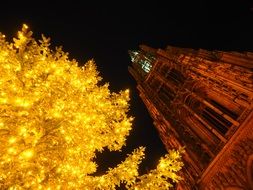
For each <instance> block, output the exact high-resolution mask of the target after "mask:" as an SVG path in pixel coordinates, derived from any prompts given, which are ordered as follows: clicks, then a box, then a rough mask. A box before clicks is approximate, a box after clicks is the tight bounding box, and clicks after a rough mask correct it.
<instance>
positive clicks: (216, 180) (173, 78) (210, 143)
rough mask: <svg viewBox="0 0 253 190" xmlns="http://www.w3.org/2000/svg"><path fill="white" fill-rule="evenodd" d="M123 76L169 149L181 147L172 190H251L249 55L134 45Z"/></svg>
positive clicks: (252, 79)
mask: <svg viewBox="0 0 253 190" xmlns="http://www.w3.org/2000/svg"><path fill="white" fill-rule="evenodd" d="M138 52H139V57H145V56H146V55H151V56H152V57H153V58H155V59H153V61H152V62H151V65H152V67H151V70H150V71H149V73H143V71H142V70H143V69H142V68H141V66H140V65H138V61H134V62H133V63H132V66H131V67H129V72H130V73H131V74H132V76H133V77H134V78H135V79H136V81H137V89H138V90H139V93H140V97H141V98H142V100H143V102H144V103H145V105H146V107H147V109H148V111H149V113H150V115H151V117H152V118H153V120H154V125H155V126H156V128H157V129H158V132H159V134H160V137H161V139H162V141H163V143H164V145H165V146H166V148H167V149H168V150H169V149H171V148H179V147H182V146H185V147H186V154H185V155H184V160H185V167H184V170H183V172H182V176H184V179H185V180H184V181H183V182H181V183H180V184H179V185H178V186H177V188H178V189H183V190H186V189H189V190H192V189H205V190H213V189H231V188H234V189H236V188H237V189H250V188H252V189H253V182H252V175H253V174H252V163H253V161H252V160H253V159H252V157H253V143H252V142H253V130H252V127H253V111H252V105H253V72H252V69H253V53H250V52H243V53H239V52H222V51H206V50H203V49H200V50H194V49H187V48H177V47H172V46H168V47H167V48H166V49H165V50H163V49H154V48H151V47H148V46H145V45H141V46H140V50H138Z"/></svg>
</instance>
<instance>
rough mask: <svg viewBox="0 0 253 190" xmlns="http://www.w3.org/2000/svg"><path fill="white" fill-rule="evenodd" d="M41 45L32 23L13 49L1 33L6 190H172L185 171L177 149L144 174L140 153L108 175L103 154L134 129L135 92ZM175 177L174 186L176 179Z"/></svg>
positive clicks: (0, 155)
mask: <svg viewBox="0 0 253 190" xmlns="http://www.w3.org/2000/svg"><path fill="white" fill-rule="evenodd" d="M49 45H50V43H49V39H48V38H45V37H44V36H43V35H42V40H40V41H39V43H38V42H36V41H35V40H34V39H33V38H32V32H31V31H29V29H28V27H27V26H26V25H23V28H22V31H19V32H18V37H17V38H16V39H15V38H14V42H13V43H8V42H7V41H6V40H5V36H4V35H2V34H0V189H13V190H19V189H43V190H44V189H48V190H50V189H51V190H55V189H87V190H93V189H115V188H116V186H119V185H120V184H123V185H126V187H127V188H128V189H136V190H137V189H145V190H146V189H168V187H170V186H171V184H170V181H171V180H172V181H174V182H177V181H178V180H179V179H180V177H179V176H177V174H176V172H177V171H179V170H180V169H181V167H182V162H181V161H180V151H171V152H170V153H169V154H168V155H166V156H165V157H164V158H162V159H161V160H160V163H159V164H158V166H157V169H155V170H152V171H151V172H150V173H149V174H146V175H144V176H140V177H139V176H138V164H139V163H140V162H141V160H142V159H143V158H144V148H143V147H140V148H139V149H136V150H134V151H133V153H132V154H131V155H128V157H127V158H126V159H125V161H123V162H122V163H120V164H119V165H118V166H117V167H115V168H113V169H109V170H108V171H107V173H106V174H104V175H102V176H94V175H91V174H93V173H94V172H95V171H96V168H97V165H96V163H95V162H94V161H93V160H94V158H95V152H96V151H103V149H104V148H106V147H107V148H108V149H110V150H111V151H116V150H120V149H121V148H122V146H123V145H124V144H125V140H126V137H127V136H128V134H129V131H130V130H131V121H132V118H131V117H128V116H127V112H128V107H129V105H128V101H129V92H128V90H125V91H121V92H119V93H118V94H116V93H110V91H109V89H108V84H105V85H98V82H99V81H100V80H101V78H100V77H99V76H98V72H97V70H96V66H95V64H94V62H93V61H88V62H87V63H86V64H85V65H84V66H83V67H82V68H80V67H78V64H77V62H76V61H75V60H69V59H68V54H67V53H64V52H63V51H62V50H61V48H56V50H55V51H52V50H50V49H49ZM168 179H170V180H168Z"/></svg>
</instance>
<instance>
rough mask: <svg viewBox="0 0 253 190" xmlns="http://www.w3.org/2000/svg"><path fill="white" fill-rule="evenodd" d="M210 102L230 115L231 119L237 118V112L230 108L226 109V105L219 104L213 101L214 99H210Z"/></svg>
mask: <svg viewBox="0 0 253 190" xmlns="http://www.w3.org/2000/svg"><path fill="white" fill-rule="evenodd" d="M210 102H211V103H212V104H213V105H214V106H215V107H216V108H218V109H219V110H220V111H222V112H223V113H225V114H227V115H228V116H230V117H232V118H233V119H237V118H238V114H236V113H234V112H233V111H232V110H229V109H227V108H226V107H224V106H223V105H221V104H219V103H218V102H216V101H214V100H210Z"/></svg>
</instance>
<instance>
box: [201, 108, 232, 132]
mask: <svg viewBox="0 0 253 190" xmlns="http://www.w3.org/2000/svg"><path fill="white" fill-rule="evenodd" d="M202 117H203V118H204V119H205V120H206V121H207V122H208V123H209V124H210V125H211V126H212V127H214V128H215V129H217V130H218V131H219V132H220V133H221V134H223V135H225V134H226V132H227V131H228V129H229V127H230V126H231V125H232V123H231V122H229V121H228V120H226V119H225V118H224V117H223V116H221V115H219V114H218V113H216V112H215V111H214V110H213V109H211V108H209V107H206V108H205V109H204V111H203V113H202Z"/></svg>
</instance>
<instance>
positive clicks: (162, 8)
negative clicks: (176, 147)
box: [0, 0, 253, 172]
mask: <svg viewBox="0 0 253 190" xmlns="http://www.w3.org/2000/svg"><path fill="white" fill-rule="evenodd" d="M58 2H59V3H54V4H52V3H50V2H46V1H38V2H35V1H34V2H33V4H31V3H29V2H27V1H22V3H23V4H22V5H21V4H19V3H16V2H15V3H14V2H10V3H9V4H8V3H4V4H3V3H1V12H0V32H2V33H4V34H5V35H7V38H10V39H11V38H12V37H14V36H15V35H16V32H17V31H18V30H19V29H20V28H21V26H22V24H23V23H26V24H28V25H29V27H30V28H31V30H32V31H33V32H34V37H36V38H37V39H39V38H40V35H41V34H42V33H43V34H45V35H46V36H47V37H50V38H51V39H52V40H51V43H52V46H60V45H62V46H63V49H64V51H67V52H69V53H70V58H75V59H77V60H78V61H79V63H81V64H83V63H84V62H86V61H87V60H89V59H91V58H94V59H95V61H96V63H97V66H98V70H99V72H100V74H101V76H102V77H103V82H109V83H110V89H111V90H112V91H114V92H115V91H116V92H118V91H119V90H121V89H126V88H129V89H130V91H131V102H130V104H131V107H130V109H131V111H130V114H131V115H132V116H134V117H135V120H134V123H133V130H132V132H131V133H130V136H129V137H128V140H127V146H126V147H124V148H123V152H121V153H115V152H112V153H110V152H107V151H106V152H104V153H103V154H102V155H98V158H97V160H98V161H99V163H102V164H101V166H100V167H99V172H100V171H103V170H104V169H105V168H107V167H108V166H110V167H112V166H113V165H114V164H115V163H119V162H120V161H121V160H123V159H124V157H125V156H126V154H128V153H130V152H131V151H132V150H133V149H134V148H136V147H138V146H146V148H147V149H146V157H147V158H146V159H145V160H144V162H143V164H142V165H141V168H142V170H141V171H142V172H143V171H146V170H148V169H151V168H153V167H154V165H155V164H156V163H157V161H158V158H159V157H160V156H161V155H163V154H164V153H165V149H164V147H163V145H162V143H161V141H160V139H159V137H158V134H157V132H156V129H155V128H154V126H153V124H152V120H151V118H150V117H149V115H148V112H147V111H146V109H145V106H144V105H143V103H142V102H141V100H140V98H139V96H138V94H137V91H136V83H135V81H134V80H133V78H132V77H131V76H130V74H129V73H128V70H127V67H128V66H129V65H130V64H131V63H130V58H129V56H128V54H127V51H128V50H129V49H138V45H139V44H146V45H149V46H151V47H154V48H165V47H166V45H174V46H178V47H189V48H204V49H209V50H212V49H216V50H235V51H253V3H252V2H251V1H246V0H235V1H223V4H221V1H220V2H219V1H211V0H210V1H203V0H202V1H201V0H198V1H182V0H178V1H176V2H177V3H175V2H174V3H170V2H171V1H167V2H166V1H165V2H164V1H162V2H159V1H154V0H152V1H151V2H147V1H146V2H145V1H143V2H141V1H138V0H136V2H129V1H124V2H123V1H122V2H121V1H118V3H108V2H109V1H106V3H101V2H96V3H95V2H94V3H81V2H82V1H71V2H72V3H68V4H65V3H63V2H61V1H58ZM84 2H85V1H84ZM115 2H116V1H115ZM144 2H145V3H144Z"/></svg>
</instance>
